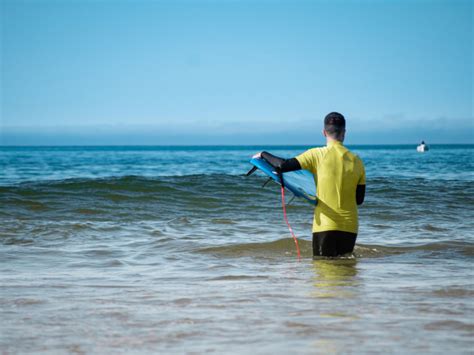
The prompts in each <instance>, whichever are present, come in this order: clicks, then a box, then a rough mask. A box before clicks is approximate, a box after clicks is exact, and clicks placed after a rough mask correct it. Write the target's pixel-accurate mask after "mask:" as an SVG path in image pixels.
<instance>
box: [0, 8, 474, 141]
mask: <svg viewBox="0 0 474 355" xmlns="http://www.w3.org/2000/svg"><path fill="white" fill-rule="evenodd" d="M1 1H2V2H1V4H2V5H1V6H2V7H1V15H0V16H1V24H2V28H1V30H2V32H1V59H2V62H1V112H0V114H1V117H0V144H19V145H24V144H49V145H54V144H180V145H181V144H320V143H322V142H323V139H322V137H321V133H320V131H321V126H322V118H323V117H324V115H325V114H326V113H328V112H330V111H339V112H341V113H343V114H344V115H345V116H346V118H347V128H348V134H347V142H348V143H352V144H371V143H417V142H418V141H419V140H421V139H425V140H427V141H428V142H433V143H457V142H458V143H473V133H474V123H473V122H474V118H473V89H472V83H473V58H472V51H473V36H472V21H473V6H472V3H471V2H470V1H469V0H466V1H462V0H445V1H434V0H433V1H428V0H424V1H417V0H410V1H408V0H406V1H395V0H390V1H389V0H387V1H382V0H371V1H368V0H367V1H340V0H339V1H338V0H335V1H329V0H327V1H317V0H314V1H299V0H292V1H277V0H274V1H272V0H266V1H264V0H261V1H259V0H253V1H238V0H235V1H232V0H221V1H217V0H214V1H210V0H206V1H204V0H203V1H199V0H193V1H191V0H188V1H183V0H174V1H151V0H150V1H143V0H141V1H140V0H138V1H120V0H119V1H112V0H102V1H92V0H82V1H77V0H69V1H66V0H63V1H60V0H55V1H42V0H35V1H33V0H30V1H22V0H1Z"/></svg>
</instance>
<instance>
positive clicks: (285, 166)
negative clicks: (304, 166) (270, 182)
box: [261, 152, 301, 173]
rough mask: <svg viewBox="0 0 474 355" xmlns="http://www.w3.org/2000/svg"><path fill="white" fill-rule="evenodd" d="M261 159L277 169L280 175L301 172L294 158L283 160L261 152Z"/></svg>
mask: <svg viewBox="0 0 474 355" xmlns="http://www.w3.org/2000/svg"><path fill="white" fill-rule="evenodd" d="M261 157H262V158H263V159H265V160H266V161H267V162H268V163H269V164H270V165H271V166H273V167H274V168H276V169H279V170H280V172H282V173H286V172H288V171H295V170H301V165H300V163H299V161H298V160H297V159H296V158H291V159H283V158H280V157H277V156H275V155H273V154H270V153H268V152H262V153H261Z"/></svg>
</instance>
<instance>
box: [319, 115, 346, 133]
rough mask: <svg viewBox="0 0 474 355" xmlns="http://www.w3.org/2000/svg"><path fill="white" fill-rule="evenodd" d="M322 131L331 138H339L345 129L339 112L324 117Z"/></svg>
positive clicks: (343, 120) (342, 117) (344, 120)
mask: <svg viewBox="0 0 474 355" xmlns="http://www.w3.org/2000/svg"><path fill="white" fill-rule="evenodd" d="M324 129H325V130H326V132H327V133H328V134H329V135H330V136H331V137H333V138H335V137H339V136H340V135H341V133H342V132H344V130H345V129H346V119H345V118H344V116H343V115H341V114H340V113H339V112H331V113H328V114H327V115H326V117H324Z"/></svg>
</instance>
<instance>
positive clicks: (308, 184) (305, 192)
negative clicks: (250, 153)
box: [250, 158, 318, 205]
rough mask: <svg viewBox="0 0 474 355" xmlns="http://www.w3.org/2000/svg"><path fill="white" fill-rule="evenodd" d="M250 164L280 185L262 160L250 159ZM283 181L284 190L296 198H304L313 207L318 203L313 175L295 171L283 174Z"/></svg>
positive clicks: (276, 176)
mask: <svg viewBox="0 0 474 355" xmlns="http://www.w3.org/2000/svg"><path fill="white" fill-rule="evenodd" d="M250 163H251V164H252V165H253V166H255V167H256V168H258V169H259V170H261V171H262V172H263V173H265V175H267V176H268V177H270V178H271V179H273V180H274V181H275V182H277V183H278V184H280V185H281V181H280V178H279V177H278V175H277V174H276V173H275V171H274V169H273V167H272V166H271V165H270V164H268V163H267V162H266V161H265V160H264V159H261V158H252V159H251V160H250ZM283 180H284V181H285V188H286V189H287V190H289V191H291V192H292V193H293V194H294V195H295V196H296V197H301V198H304V199H305V200H307V201H308V202H309V203H311V204H313V205H316V204H317V203H318V199H317V197H316V186H315V184H314V178H313V174H311V173H310V172H309V171H307V170H297V171H289V172H287V173H283Z"/></svg>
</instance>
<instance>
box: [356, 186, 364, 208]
mask: <svg viewBox="0 0 474 355" xmlns="http://www.w3.org/2000/svg"><path fill="white" fill-rule="evenodd" d="M364 198H365V185H357V190H356V202H357V204H358V205H362V203H363V202H364Z"/></svg>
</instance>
